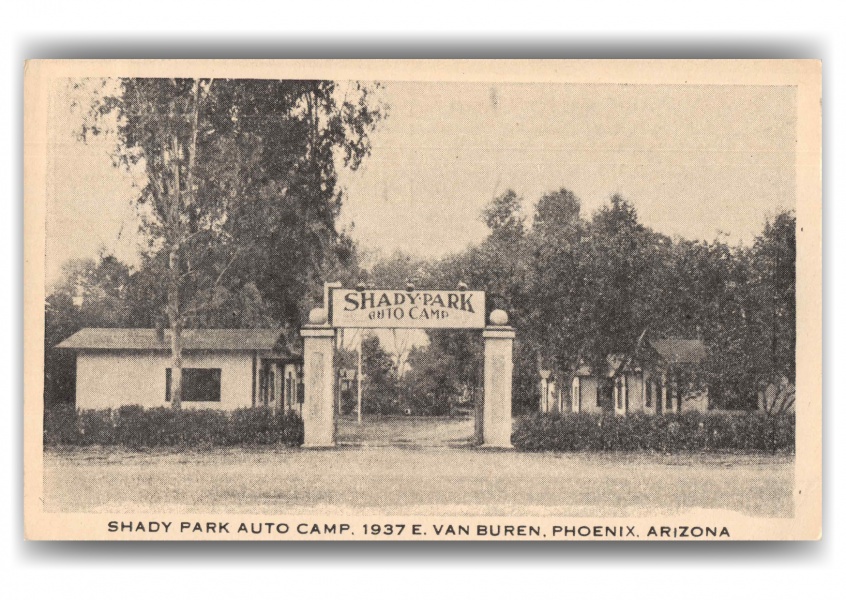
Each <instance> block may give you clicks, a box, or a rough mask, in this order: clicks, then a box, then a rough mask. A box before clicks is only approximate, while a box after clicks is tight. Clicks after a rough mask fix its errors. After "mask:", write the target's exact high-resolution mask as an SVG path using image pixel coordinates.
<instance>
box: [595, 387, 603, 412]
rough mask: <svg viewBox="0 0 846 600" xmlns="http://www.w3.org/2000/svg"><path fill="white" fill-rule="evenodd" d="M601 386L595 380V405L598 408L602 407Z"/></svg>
mask: <svg viewBox="0 0 846 600" xmlns="http://www.w3.org/2000/svg"><path fill="white" fill-rule="evenodd" d="M601 387H602V386H601V385H600V384H599V382H598V381H597V382H596V405H597V406H598V407H600V408H602V393H601V392H600V388H601Z"/></svg>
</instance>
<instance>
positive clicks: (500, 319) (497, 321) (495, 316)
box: [490, 308, 508, 326]
mask: <svg viewBox="0 0 846 600" xmlns="http://www.w3.org/2000/svg"><path fill="white" fill-rule="evenodd" d="M490 320H491V325H499V326H502V325H505V324H507V323H508V313H507V312H505V311H504V310H502V309H499V308H497V309H496V310H494V311H492V312H491V316H490Z"/></svg>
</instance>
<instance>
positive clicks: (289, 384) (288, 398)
mask: <svg viewBox="0 0 846 600" xmlns="http://www.w3.org/2000/svg"><path fill="white" fill-rule="evenodd" d="M293 396H294V377H293V375H292V374H291V373H288V378H287V380H286V382H285V405H286V406H287V407H288V408H289V409H291V408H292V407H293V405H294V399H293Z"/></svg>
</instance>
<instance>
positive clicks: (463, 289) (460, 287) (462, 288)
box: [458, 281, 467, 292]
mask: <svg viewBox="0 0 846 600" xmlns="http://www.w3.org/2000/svg"><path fill="white" fill-rule="evenodd" d="M458 291H459V292H466V291H467V284H466V283H464V282H463V281H459V282H458Z"/></svg>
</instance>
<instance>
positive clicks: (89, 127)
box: [24, 60, 822, 541]
mask: <svg viewBox="0 0 846 600" xmlns="http://www.w3.org/2000/svg"><path fill="white" fill-rule="evenodd" d="M24 89H25V98H24V111H25V123H24V140H25V156H24V159H25V190H24V191H25V204H24V223H25V230H24V243H25V269H24V277H25V281H24V292H25V293H24V314H25V323H24V331H25V333H24V339H25V348H24V350H25V354H24V367H25V375H24V391H25V400H24V421H25V422H24V447H25V452H24V457H25V466H24V492H25V499H24V506H25V530H26V536H27V537H28V538H29V539H54V540H63V539H73V540H310V541H314V540H351V541H354V540H359V541H360V540H374V541H375V540H379V541H391V540H417V541H450V540H456V541H457V540H489V541H508V540H536V541H588V540H591V541H600V540H601V541H611V540H620V541H634V540H638V541H690V540H719V541H732V540H816V539H819V537H820V535H821V531H822V524H821V523H822V517H821V515H822V501H821V491H820V487H821V485H822V475H821V472H822V418H821V415H822V382H821V369H822V366H821V365H822V358H821V357H822V351H821V324H822V316H821V315H822V312H821V292H822V283H821V281H822V279H821V217H822V209H821V184H820V169H821V148H822V146H821V131H822V130H821V112H820V111H821V108H820V99H821V65H820V63H819V61H812V60H746V61H744V60H712V61H704V60H678V61H673V60H661V61H589V60H578V61H543V60H539V61H495V60H484V61H452V60H443V61H441V60H396V61H380V60H370V61H366V60H361V61H318V60H314V61H246V60H243V61H212V60H202V61H188V60H180V61H140V60H139V61H129V60H124V61H117V60H115V61H83V60H73V61H30V62H29V63H28V64H27V68H26V75H25V82H24Z"/></svg>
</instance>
